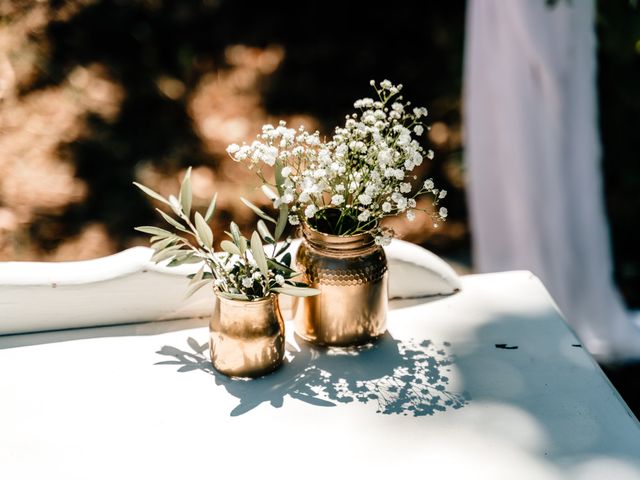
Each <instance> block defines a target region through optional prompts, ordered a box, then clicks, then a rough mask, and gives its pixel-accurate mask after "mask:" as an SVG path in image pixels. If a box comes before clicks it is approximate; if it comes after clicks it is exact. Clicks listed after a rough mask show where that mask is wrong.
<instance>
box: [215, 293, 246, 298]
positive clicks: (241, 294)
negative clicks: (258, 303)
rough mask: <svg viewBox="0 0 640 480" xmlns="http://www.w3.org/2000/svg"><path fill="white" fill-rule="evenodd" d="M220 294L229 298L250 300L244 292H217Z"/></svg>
mask: <svg viewBox="0 0 640 480" xmlns="http://www.w3.org/2000/svg"><path fill="white" fill-rule="evenodd" d="M216 293H217V294H218V295H220V296H221V297H224V298H228V299H229V300H249V297H247V296H246V295H245V294H244V293H229V292H216Z"/></svg>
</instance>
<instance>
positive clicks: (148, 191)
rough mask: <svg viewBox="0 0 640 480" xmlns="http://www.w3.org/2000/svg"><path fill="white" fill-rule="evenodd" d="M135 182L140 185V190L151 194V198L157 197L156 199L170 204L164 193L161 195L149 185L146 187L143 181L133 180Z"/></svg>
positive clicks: (137, 185)
mask: <svg viewBox="0 0 640 480" xmlns="http://www.w3.org/2000/svg"><path fill="white" fill-rule="evenodd" d="M133 184H134V185H135V186H136V187H138V188H139V189H140V190H142V191H143V192H144V193H146V194H147V195H149V196H150V197H151V198H155V199H156V200H158V201H160V202H162V203H166V204H167V205H170V204H169V201H168V200H167V199H166V198H164V197H163V196H162V195H160V194H159V193H157V192H154V191H153V190H151V189H150V188H149V187H145V186H144V185H142V184H141V183H138V182H133Z"/></svg>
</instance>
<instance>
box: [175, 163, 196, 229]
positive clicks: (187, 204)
mask: <svg viewBox="0 0 640 480" xmlns="http://www.w3.org/2000/svg"><path fill="white" fill-rule="evenodd" d="M192 197H193V195H192V193H191V167H189V168H187V173H185V174H184V178H183V179H182V185H180V194H179V195H178V198H179V199H180V205H181V206H182V211H183V212H184V214H185V215H186V216H187V217H188V216H189V215H191V200H192Z"/></svg>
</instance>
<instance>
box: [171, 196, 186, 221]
mask: <svg viewBox="0 0 640 480" xmlns="http://www.w3.org/2000/svg"><path fill="white" fill-rule="evenodd" d="M169 205H170V206H171V210H173V213H175V214H176V215H177V216H178V217H182V215H183V212H182V205H180V200H178V199H177V198H176V197H174V196H173V195H169Z"/></svg>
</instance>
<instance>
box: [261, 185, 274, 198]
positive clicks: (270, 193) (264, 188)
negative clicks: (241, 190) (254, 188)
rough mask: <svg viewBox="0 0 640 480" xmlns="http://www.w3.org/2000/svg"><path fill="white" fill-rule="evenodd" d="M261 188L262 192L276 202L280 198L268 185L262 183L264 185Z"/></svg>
mask: <svg viewBox="0 0 640 480" xmlns="http://www.w3.org/2000/svg"><path fill="white" fill-rule="evenodd" d="M260 190H262V193H264V195H265V197H267V198H268V199H269V200H271V201H272V202H275V201H276V200H277V199H278V195H276V193H275V192H274V191H273V190H271V189H270V188H269V187H268V186H267V185H262V187H260Z"/></svg>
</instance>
